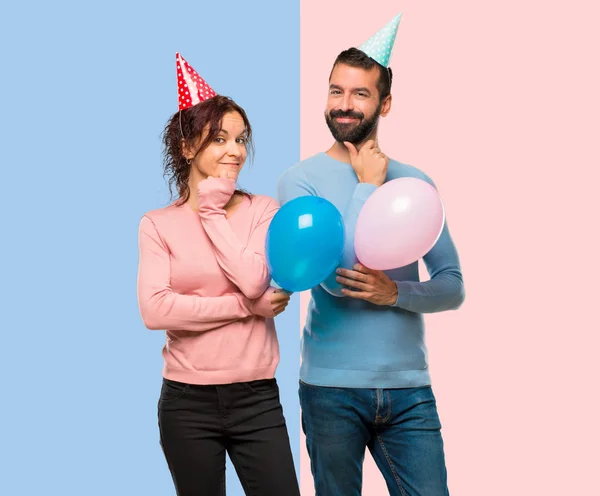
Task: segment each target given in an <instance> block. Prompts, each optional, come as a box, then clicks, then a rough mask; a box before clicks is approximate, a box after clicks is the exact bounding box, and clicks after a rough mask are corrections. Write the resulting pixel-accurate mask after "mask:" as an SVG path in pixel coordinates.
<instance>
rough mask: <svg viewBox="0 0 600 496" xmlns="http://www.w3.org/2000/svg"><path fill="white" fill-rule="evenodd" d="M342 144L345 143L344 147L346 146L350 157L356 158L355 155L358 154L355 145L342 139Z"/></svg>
mask: <svg viewBox="0 0 600 496" xmlns="http://www.w3.org/2000/svg"><path fill="white" fill-rule="evenodd" d="M344 145H346V148H348V151H349V152H350V158H356V156H357V155H358V151H357V150H356V147H355V146H354V145H353V144H352V143H350V142H349V141H344Z"/></svg>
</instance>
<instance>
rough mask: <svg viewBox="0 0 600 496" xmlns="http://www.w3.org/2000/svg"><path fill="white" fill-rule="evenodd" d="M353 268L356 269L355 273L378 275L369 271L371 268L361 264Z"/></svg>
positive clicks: (374, 271)
mask: <svg viewBox="0 0 600 496" xmlns="http://www.w3.org/2000/svg"><path fill="white" fill-rule="evenodd" d="M353 268H354V270H355V271H357V272H360V273H361V274H375V273H377V271H376V270H373V269H369V267H365V266H364V265H363V264H361V263H357V264H354V267H353Z"/></svg>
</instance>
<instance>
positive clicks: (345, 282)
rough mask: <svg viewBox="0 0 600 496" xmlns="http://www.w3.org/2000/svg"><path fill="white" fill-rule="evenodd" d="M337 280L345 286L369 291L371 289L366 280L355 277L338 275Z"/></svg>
mask: <svg viewBox="0 0 600 496" xmlns="http://www.w3.org/2000/svg"><path fill="white" fill-rule="evenodd" d="M336 281H337V282H339V283H340V284H343V285H344V286H350V287H351V288H357V289H362V290H363V291H368V290H370V289H371V287H370V286H368V285H367V284H365V283H364V282H360V281H355V280H354V279H348V278H346V277H341V276H338V277H336Z"/></svg>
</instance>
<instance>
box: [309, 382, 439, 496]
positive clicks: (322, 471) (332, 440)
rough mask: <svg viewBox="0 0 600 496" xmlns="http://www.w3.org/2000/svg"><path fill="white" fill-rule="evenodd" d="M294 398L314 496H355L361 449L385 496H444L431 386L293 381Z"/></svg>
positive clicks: (437, 425) (360, 485)
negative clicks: (378, 476) (372, 463)
mask: <svg viewBox="0 0 600 496" xmlns="http://www.w3.org/2000/svg"><path fill="white" fill-rule="evenodd" d="M299 394H300V405H301V407H302V429H303V430H304V433H305V434H306V445H307V448H308V454H309V456H310V461H311V470H312V473H313V478H314V482H315V490H316V494H317V496H358V495H360V494H361V489H362V466H363V460H364V457H365V448H366V447H367V448H369V451H370V452H371V454H372V456H373V458H374V460H375V462H376V463H377V466H378V467H379V470H380V471H381V473H382V474H383V476H384V478H385V481H386V483H387V487H388V490H389V493H390V495H398V496H448V494H449V493H448V486H447V482H446V464H445V460H444V446H443V441H442V435H441V425H440V420H439V417H438V413H437V408H436V403H435V397H434V395H433V391H432V390H431V387H430V386H424V387H417V388H407V389H353V388H336V387H320V386H312V385H309V384H305V383H304V382H302V381H300V390H299ZM367 496H369V495H367Z"/></svg>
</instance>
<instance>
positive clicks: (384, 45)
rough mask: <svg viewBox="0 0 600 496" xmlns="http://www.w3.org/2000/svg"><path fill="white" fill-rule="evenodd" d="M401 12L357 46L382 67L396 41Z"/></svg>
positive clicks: (388, 59) (389, 56) (384, 65)
mask: <svg viewBox="0 0 600 496" xmlns="http://www.w3.org/2000/svg"><path fill="white" fill-rule="evenodd" d="M401 17H402V14H398V15H397V16H396V17H394V18H393V19H392V20H391V21H390V22H388V23H387V24H386V25H385V26H383V27H382V28H381V29H380V30H379V31H377V32H376V33H375V34H374V35H373V36H371V37H370V38H369V39H368V40H367V41H365V42H364V43H363V44H362V45H360V46H359V47H358V49H359V50H362V51H363V52H365V53H366V54H367V55H368V56H369V57H371V58H372V59H374V60H375V61H377V62H379V63H380V64H381V65H382V66H383V67H387V66H388V64H389V62H390V58H391V56H392V48H394V41H396V33H397V32H398V25H399V24H400V18H401Z"/></svg>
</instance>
